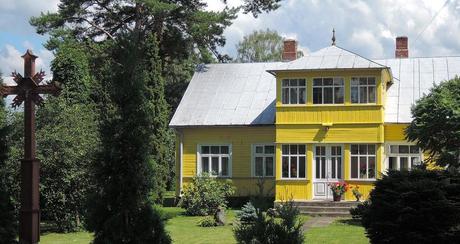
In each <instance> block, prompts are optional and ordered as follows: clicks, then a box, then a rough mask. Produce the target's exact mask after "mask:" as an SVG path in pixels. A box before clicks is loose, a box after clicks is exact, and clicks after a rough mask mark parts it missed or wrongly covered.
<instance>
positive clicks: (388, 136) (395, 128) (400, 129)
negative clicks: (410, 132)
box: [384, 124, 409, 141]
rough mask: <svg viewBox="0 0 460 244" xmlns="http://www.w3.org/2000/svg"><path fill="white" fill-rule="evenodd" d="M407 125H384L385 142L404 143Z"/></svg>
mask: <svg viewBox="0 0 460 244" xmlns="http://www.w3.org/2000/svg"><path fill="white" fill-rule="evenodd" d="M407 126H409V124H385V125H384V127H385V141H406V136H405V133H404V130H405V129H406V128H407Z"/></svg>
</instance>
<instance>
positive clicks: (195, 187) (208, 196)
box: [181, 175, 235, 216]
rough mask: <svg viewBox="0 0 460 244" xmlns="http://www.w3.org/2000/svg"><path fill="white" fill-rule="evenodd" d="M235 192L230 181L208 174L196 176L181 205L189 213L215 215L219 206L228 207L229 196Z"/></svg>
mask: <svg viewBox="0 0 460 244" xmlns="http://www.w3.org/2000/svg"><path fill="white" fill-rule="evenodd" d="M234 192H235V191H234V188H233V186H232V185H231V184H230V183H229V182H226V181H225V182H222V181H218V180H216V179H214V178H211V177H209V176H208V175H201V176H195V177H194V178H193V180H192V182H191V183H190V184H189V185H188V186H187V187H186V188H185V190H184V195H183V197H182V203H181V207H182V208H184V209H185V210H186V211H185V214H187V215H192V216H205V215H214V214H215V213H216V212H217V210H218V209H219V207H222V208H226V207H227V203H228V202H227V198H228V197H229V196H231V195H233V194H234Z"/></svg>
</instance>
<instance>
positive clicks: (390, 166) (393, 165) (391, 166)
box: [388, 157, 398, 170]
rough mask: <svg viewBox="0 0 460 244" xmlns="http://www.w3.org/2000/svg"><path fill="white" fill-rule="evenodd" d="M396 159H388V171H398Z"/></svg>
mask: <svg viewBox="0 0 460 244" xmlns="http://www.w3.org/2000/svg"><path fill="white" fill-rule="evenodd" d="M397 159H398V158H396V157H390V158H388V169H392V170H397V169H398V166H397V162H396V160H397Z"/></svg>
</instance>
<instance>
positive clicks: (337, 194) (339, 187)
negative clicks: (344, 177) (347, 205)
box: [328, 182, 348, 202]
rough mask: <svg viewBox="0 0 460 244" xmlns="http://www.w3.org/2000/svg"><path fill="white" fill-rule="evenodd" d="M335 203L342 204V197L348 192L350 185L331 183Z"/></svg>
mask: <svg viewBox="0 0 460 244" xmlns="http://www.w3.org/2000/svg"><path fill="white" fill-rule="evenodd" d="M328 185H329V188H331V191H332V195H333V197H334V202H340V200H341V199H342V195H343V194H344V193H345V192H346V191H347V190H348V184H347V183H346V182H337V183H329V184H328Z"/></svg>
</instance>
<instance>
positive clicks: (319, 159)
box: [315, 157, 321, 179]
mask: <svg viewBox="0 0 460 244" xmlns="http://www.w3.org/2000/svg"><path fill="white" fill-rule="evenodd" d="M315 164H316V165H315V171H316V179H320V177H321V176H320V172H321V168H320V167H321V157H316V158H315Z"/></svg>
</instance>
